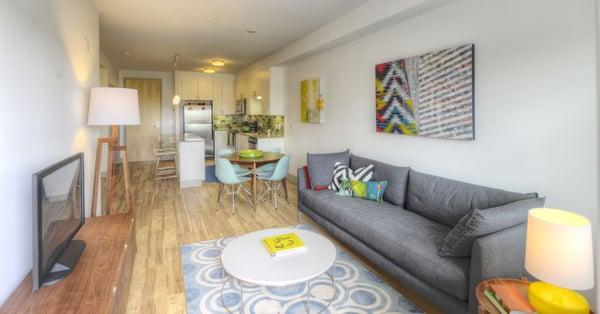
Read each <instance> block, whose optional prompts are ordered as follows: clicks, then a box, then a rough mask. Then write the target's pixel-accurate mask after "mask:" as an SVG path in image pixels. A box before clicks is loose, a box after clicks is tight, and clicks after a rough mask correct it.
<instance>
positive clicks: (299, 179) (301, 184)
mask: <svg viewBox="0 0 600 314" xmlns="http://www.w3.org/2000/svg"><path fill="white" fill-rule="evenodd" d="M296 188H297V189H298V191H301V190H306V175H305V174H304V168H303V167H302V168H298V171H297V175H296Z"/></svg>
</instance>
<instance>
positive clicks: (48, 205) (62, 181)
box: [32, 153, 85, 291]
mask: <svg viewBox="0 0 600 314" xmlns="http://www.w3.org/2000/svg"><path fill="white" fill-rule="evenodd" d="M83 169H84V167H83V153H78V154H75V155H73V156H71V157H69V158H66V159H64V160H62V161H60V162H57V163H55V164H53V165H51V166H49V167H47V168H45V169H43V170H40V171H39V172H37V173H34V174H33V193H32V195H33V270H32V277H33V290H34V291H35V290H37V289H39V288H40V287H41V286H43V285H45V284H51V283H54V282H56V281H58V280H60V279H62V278H64V277H66V276H68V275H69V274H70V273H71V272H72V271H73V269H74V268H75V265H76V264H77V261H79V257H80V256H81V254H82V253H83V250H84V249H85V242H83V241H81V240H73V237H74V236H75V234H76V233H77V231H79V229H80V228H81V226H82V225H83V224H84V222H85V211H84V198H83V196H84V194H83V191H84V189H83V186H84V185H83Z"/></svg>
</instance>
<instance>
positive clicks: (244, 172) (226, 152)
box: [218, 148, 251, 176]
mask: <svg viewBox="0 0 600 314" xmlns="http://www.w3.org/2000/svg"><path fill="white" fill-rule="evenodd" d="M233 153H235V151H234V150H233V149H231V148H224V149H221V150H220V151H219V153H218V155H219V157H223V156H225V155H230V154H233ZM233 169H234V170H235V173H236V174H237V175H238V176H247V175H249V174H250V173H251V171H250V170H248V169H246V168H242V167H240V165H236V164H234V165H233Z"/></svg>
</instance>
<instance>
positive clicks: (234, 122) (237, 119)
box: [213, 114, 284, 136]
mask: <svg viewBox="0 0 600 314" xmlns="http://www.w3.org/2000/svg"><path fill="white" fill-rule="evenodd" d="M283 119H284V118H283V116H278V115H245V114H216V115H214V117H213V123H214V129H215V130H216V131H228V130H240V129H241V126H242V124H243V123H244V122H252V123H253V122H256V123H257V126H258V130H257V132H258V133H260V134H266V133H267V130H269V129H270V130H271V133H272V134H277V135H281V136H283V121H284V120H283Z"/></svg>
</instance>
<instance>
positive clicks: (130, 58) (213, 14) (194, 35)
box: [92, 0, 369, 73]
mask: <svg viewBox="0 0 600 314" xmlns="http://www.w3.org/2000/svg"><path fill="white" fill-rule="evenodd" d="M92 1H93V3H94V4H95V6H96V8H97V9H98V12H99V13H100V47H101V49H102V51H104V52H105V53H106V54H107V55H108V57H109V58H110V59H111V61H112V62H113V63H115V65H116V66H118V67H119V68H123V69H139V70H165V71H172V70H173V59H174V55H175V52H178V53H179V65H178V67H177V69H178V70H199V69H200V68H201V67H205V66H209V62H210V61H211V60H213V59H224V60H226V61H227V65H226V66H225V67H224V68H218V69H217V70H218V72H217V73H235V72H237V71H239V70H241V69H243V68H244V67H246V66H248V65H251V64H252V63H254V62H256V61H258V60H260V59H261V58H263V57H265V56H267V55H269V54H271V53H273V52H275V51H277V50H279V49H281V48H283V47H285V46H287V45H288V44H290V43H292V42H294V41H296V40H297V39H300V38H302V37H304V36H306V35H307V34H309V33H311V32H312V31H314V30H316V29H318V28H320V27H321V26H323V25H325V24H327V23H329V22H331V21H332V20H334V19H336V18H337V17H340V16H342V15H344V14H346V13H348V12H349V11H351V10H352V9H354V8H356V7H358V6H360V5H362V4H364V3H366V2H368V1H369V0H92ZM246 30H255V31H256V33H255V34H249V33H247V32H246ZM126 52H128V53H129V55H126Z"/></svg>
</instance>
